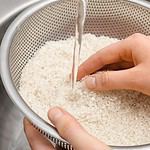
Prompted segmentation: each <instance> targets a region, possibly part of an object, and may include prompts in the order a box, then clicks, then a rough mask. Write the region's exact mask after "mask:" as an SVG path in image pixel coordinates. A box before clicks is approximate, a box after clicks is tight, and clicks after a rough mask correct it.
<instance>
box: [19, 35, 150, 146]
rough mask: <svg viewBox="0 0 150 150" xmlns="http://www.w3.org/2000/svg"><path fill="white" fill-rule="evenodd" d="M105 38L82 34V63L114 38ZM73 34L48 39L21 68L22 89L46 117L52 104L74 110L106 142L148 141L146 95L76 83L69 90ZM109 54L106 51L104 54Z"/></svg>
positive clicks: (149, 102)
mask: <svg viewBox="0 0 150 150" xmlns="http://www.w3.org/2000/svg"><path fill="white" fill-rule="evenodd" d="M116 41H117V39H113V38H109V37H104V36H102V37H96V36H95V35H92V34H86V35H84V36H83V46H82V51H81V63H82V62H83V61H84V60H86V59H87V58H88V57H89V56H90V55H92V54H93V53H95V52H96V50H100V49H101V48H103V47H105V46H107V45H109V44H111V43H113V42H116ZM73 46H74V38H73V37H72V38H69V39H67V40H64V41H49V42H47V43H46V44H45V45H44V46H43V47H41V48H40V49H39V50H38V51H37V53H36V54H35V56H34V57H33V58H32V59H31V60H30V61H29V62H28V63H27V65H26V66H25V67H24V69H23V71H22V76H21V80H20V94H21V95H22V97H23V98H24V99H25V101H26V102H27V104H28V105H29V106H30V107H31V108H32V109H33V110H34V111H35V112H36V113H37V114H38V115H39V116H41V117H42V118H43V119H44V120H46V121H48V122H49V120H48V118H47V112H48V110H49V108H51V107H53V106H60V107H62V108H64V109H66V110H67V111H68V112H70V113H71V114H72V115H74V116H75V117H76V118H77V119H78V120H79V122H80V123H81V124H82V125H83V126H84V127H85V128H86V129H87V130H88V131H89V132H90V133H91V134H93V135H95V136H96V137H98V138H99V139H100V140H102V141H104V142H105V143H107V144H110V145H126V146H127V145H128V146H129V145H140V144H145V143H149V142H150V97H148V96H145V95H143V94H141V93H138V92H133V91H124V90H122V91H110V92H92V91H88V90H86V89H84V88H83V86H82V84H81V83H80V82H78V83H77V85H76V89H75V90H74V91H72V89H71V84H70V82H68V79H67V77H68V75H69V74H70V72H71V64H72V50H73ZM106 57H107V56H106Z"/></svg>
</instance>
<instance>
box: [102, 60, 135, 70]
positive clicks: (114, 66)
mask: <svg viewBox="0 0 150 150" xmlns="http://www.w3.org/2000/svg"><path fill="white" fill-rule="evenodd" d="M132 67H134V64H133V63H132V62H124V61H123V62H119V63H114V64H109V65H105V66H104V67H103V68H102V69H100V71H108V70H123V69H129V68H132Z"/></svg>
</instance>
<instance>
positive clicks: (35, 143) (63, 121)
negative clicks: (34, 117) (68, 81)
mask: <svg viewBox="0 0 150 150" xmlns="http://www.w3.org/2000/svg"><path fill="white" fill-rule="evenodd" d="M48 117H49V119H50V121H51V122H52V123H53V124H54V126H55V127H56V128H57V130H58V132H59V134H60V135H61V136H62V137H63V138H64V139H66V140H67V141H68V142H69V143H70V144H71V145H72V146H73V147H74V149H75V150H110V148H109V147H108V146H106V145H105V144H104V143H102V142H100V141H99V140H97V139H96V138H94V137H92V136H91V135H89V134H88V133H87V132H86V131H85V130H84V129H83V128H82V127H81V125H80V124H79V123H78V122H77V121H76V119H75V118H73V117H72V116H71V115H70V114H69V113H67V112H65V111H64V110H62V109H61V108H58V107H55V108H53V109H51V110H50V111H49V113H48ZM24 127H25V133H26V136H27V139H28V141H29V143H30V146H31V148H32V150H56V149H55V148H54V147H53V146H52V144H51V143H50V142H49V141H48V140H47V139H46V138H44V137H42V135H41V134H40V133H39V132H38V131H37V130H36V129H34V127H33V126H32V125H31V124H30V122H29V121H28V120H27V119H24Z"/></svg>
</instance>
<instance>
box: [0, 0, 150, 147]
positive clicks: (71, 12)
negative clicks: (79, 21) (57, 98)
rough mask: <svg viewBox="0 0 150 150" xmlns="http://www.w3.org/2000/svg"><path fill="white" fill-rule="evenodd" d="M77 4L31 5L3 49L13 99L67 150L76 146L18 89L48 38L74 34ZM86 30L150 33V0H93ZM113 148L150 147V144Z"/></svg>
mask: <svg viewBox="0 0 150 150" xmlns="http://www.w3.org/2000/svg"><path fill="white" fill-rule="evenodd" d="M76 7H77V0H51V1H50V0H42V1H41V2H39V3H37V4H35V5H33V6H31V7H30V8H28V9H27V10H25V11H24V12H23V13H22V14H21V15H19V16H18V17H17V18H16V19H15V21H14V22H13V23H12V24H11V26H10V27H9V29H8V30H7V32H6V34H5V36H4V39H3V41H2V44H1V53H0V68H1V77H2V81H3V83H4V86H5V88H6V91H7V93H8V95H9V96H10V98H11V99H12V101H13V102H14V103H15V104H16V105H17V106H18V107H19V109H20V110H21V111H22V112H23V113H24V114H25V116H27V118H28V119H29V120H30V121H31V122H32V123H33V125H34V126H35V127H36V128H37V129H38V130H39V131H40V132H41V133H42V134H43V135H45V136H46V137H47V138H48V139H50V140H51V141H53V142H54V143H56V144H57V145H58V146H60V147H62V148H64V149H67V150H72V149H73V148H72V146H71V145H70V144H69V143H68V142H67V141H65V140H64V139H63V138H61V137H60V136H59V134H58V133H57V131H56V130H55V128H54V127H53V126H51V125H49V124H48V123H46V122H45V121H44V120H43V119H42V118H40V117H39V116H38V115H37V114H35V113H34V112H33V111H32V110H31V109H30V108H29V107H28V105H27V104H26V103H25V101H24V100H23V98H22V97H21V96H20V94H19V92H18V89H19V81H20V75H21V71H22V69H23V68H24V66H25V65H26V64H27V62H28V61H29V60H30V59H31V58H32V57H33V56H34V54H35V52H36V51H37V50H38V49H39V48H40V47H41V46H42V45H43V44H44V43H45V42H46V41H49V40H63V39H67V38H69V37H70V36H74V33H75V19H76V13H77V9H76ZM84 32H85V33H93V34H96V35H97V36H100V35H106V36H109V37H114V38H118V39H123V38H126V37H127V36H129V35H131V34H133V33H136V32H140V33H143V34H146V35H150V3H149V2H148V1H144V0H89V1H88V9H87V17H86V20H85V29H84ZM31 80H32V79H31ZM113 148H114V149H143V150H144V149H145V150H146V149H147V150H148V149H150V146H149V145H143V146H133V147H123V146H122V147H113Z"/></svg>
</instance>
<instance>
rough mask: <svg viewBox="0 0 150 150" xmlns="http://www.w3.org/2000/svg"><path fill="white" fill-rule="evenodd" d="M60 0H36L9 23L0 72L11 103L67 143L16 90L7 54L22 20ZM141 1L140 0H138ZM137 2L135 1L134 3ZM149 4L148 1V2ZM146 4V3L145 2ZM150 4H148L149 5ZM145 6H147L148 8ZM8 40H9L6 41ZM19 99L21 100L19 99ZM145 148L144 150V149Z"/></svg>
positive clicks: (141, 146)
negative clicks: (38, 0)
mask: <svg viewBox="0 0 150 150" xmlns="http://www.w3.org/2000/svg"><path fill="white" fill-rule="evenodd" d="M59 1H60V0H43V1H40V2H37V3H36V4H33V5H31V6H30V7H29V8H27V9H26V10H24V11H23V12H22V13H21V14H20V15H18V17H16V19H15V20H14V21H13V22H12V23H11V25H10V26H9V28H8V29H7V31H6V33H5V35H4V37H3V40H2V43H1V47H0V72H1V79H2V82H3V84H4V87H5V89H6V91H7V93H8V95H9V97H10V98H11V100H12V101H13V103H14V104H15V105H16V106H17V107H18V108H19V109H20V111H21V112H23V114H24V115H25V116H27V117H28V118H29V119H30V120H31V121H32V122H33V123H34V124H35V125H38V127H39V128H40V129H42V130H43V131H45V132H46V133H51V135H52V136H53V137H55V138H57V139H59V140H61V141H63V142H65V143H68V142H67V141H66V140H64V139H63V138H61V137H60V136H59V134H58V133H57V131H56V129H55V128H54V127H53V126H50V125H49V124H48V123H47V122H46V121H44V120H43V119H42V118H40V117H39V116H38V115H37V114H36V113H34V112H33V111H32V110H31V108H29V107H28V105H27V104H26V103H25V102H24V100H23V98H22V97H21V96H20V94H19V93H18V91H17V90H16V88H15V86H14V83H13V81H12V79H11V75H10V70H9V69H8V68H9V67H8V66H9V61H8V60H9V59H8V56H9V55H8V54H9V50H10V46H11V42H12V40H13V37H14V36H15V35H16V33H17V31H18V30H19V28H20V26H21V25H22V24H23V23H24V21H25V20H26V19H27V18H28V17H30V16H31V15H33V13H35V12H37V11H39V10H40V9H42V8H44V7H46V6H47V5H49V4H51V3H53V2H59ZM114 1H116V0H114ZM122 1H126V2H131V1H133V0H122ZM140 1H141V0H140ZM136 4H137V3H136ZM149 4H150V3H149ZM146 6H147V4H146ZM149 6H150V5H149ZM149 6H147V8H149ZM141 7H145V5H144V6H143V5H141ZM8 41H9V42H8ZM20 100H21V101H20ZM112 147H113V148H117V149H118V150H119V149H124V150H126V149H127V148H128V149H142V150H144V149H145V148H146V149H147V148H150V143H149V144H143V145H138V146H112ZM143 148H144V149H143ZM146 149H145V150H146Z"/></svg>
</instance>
